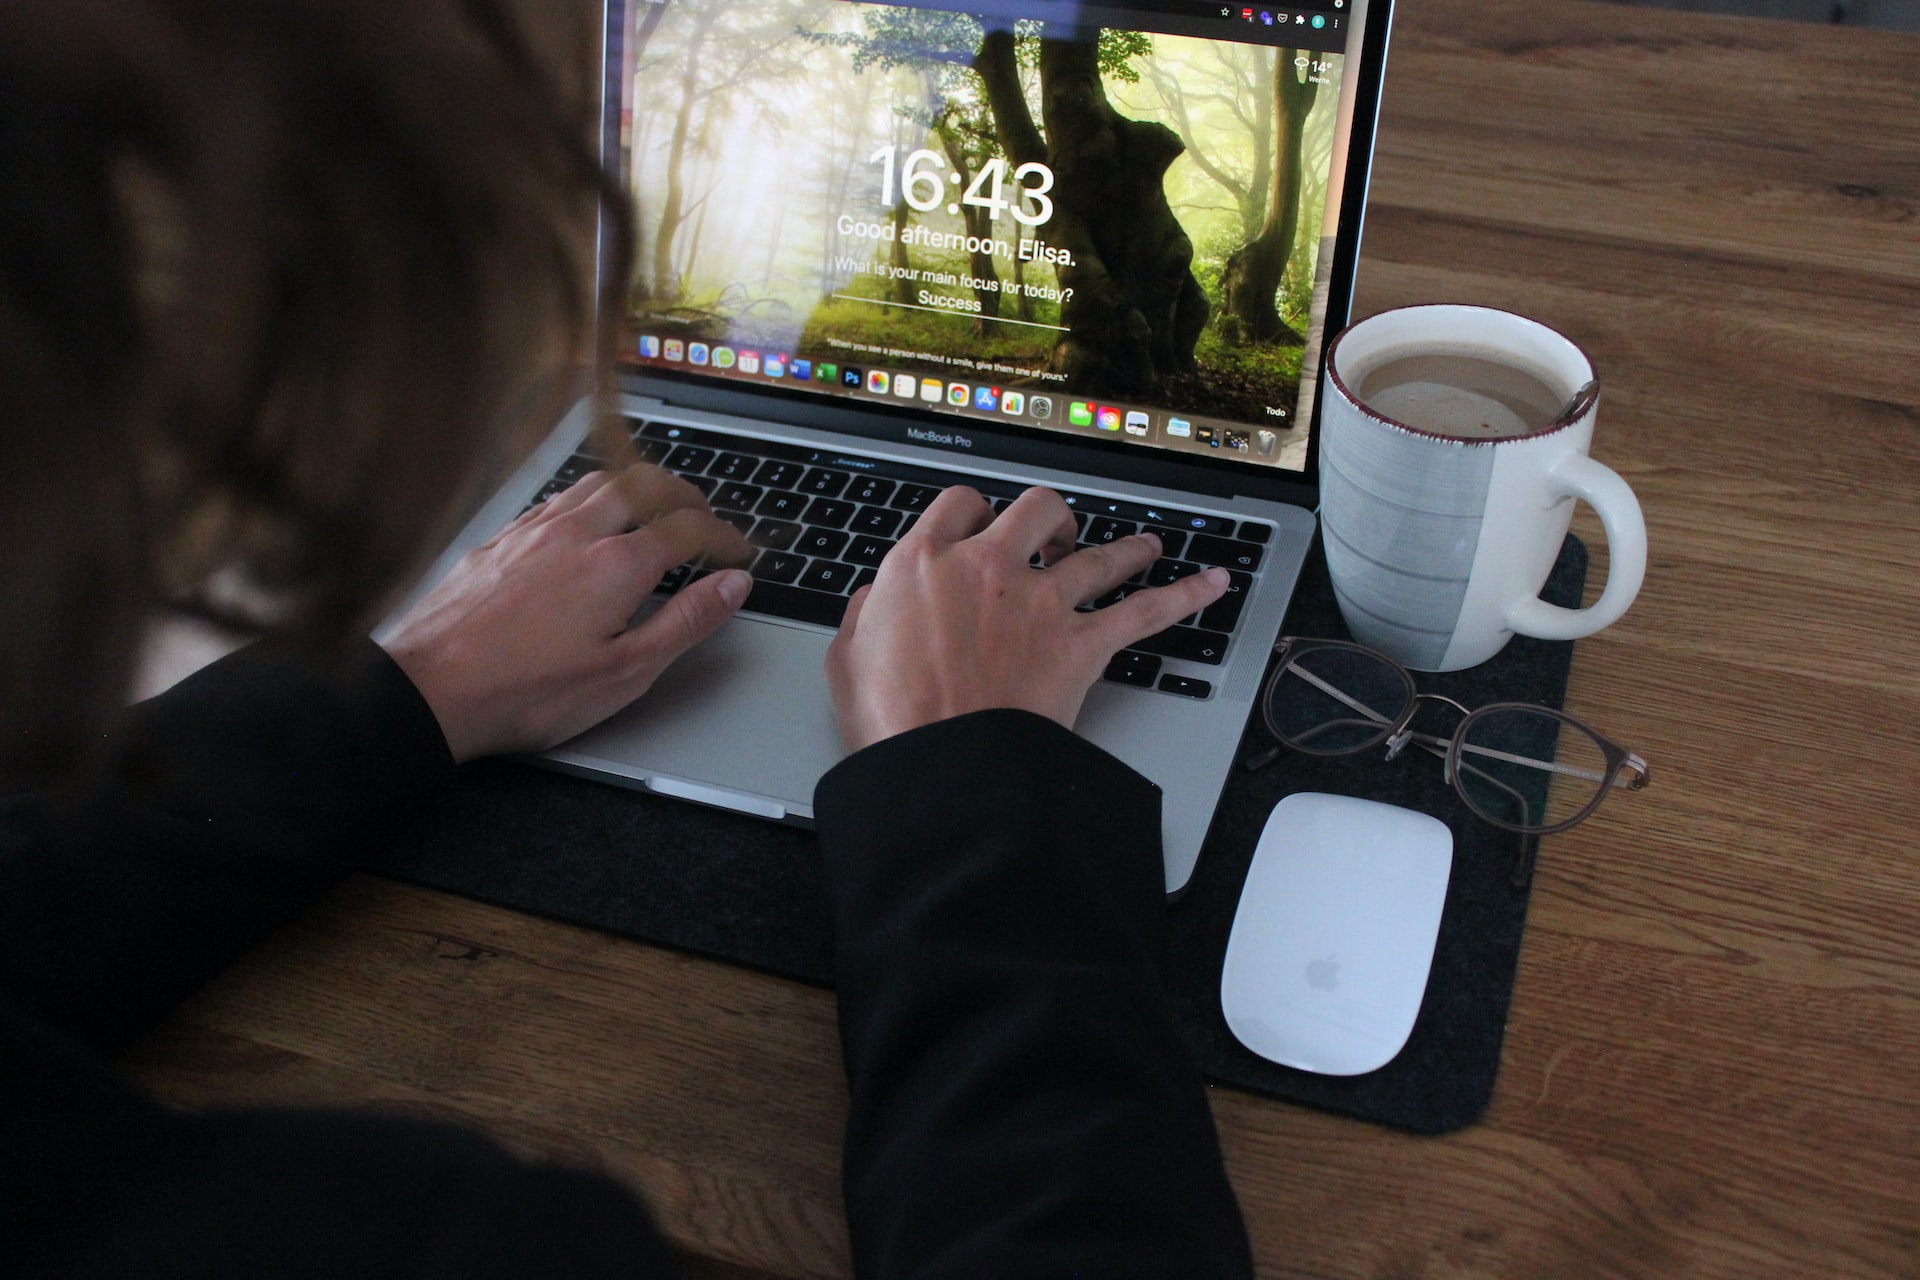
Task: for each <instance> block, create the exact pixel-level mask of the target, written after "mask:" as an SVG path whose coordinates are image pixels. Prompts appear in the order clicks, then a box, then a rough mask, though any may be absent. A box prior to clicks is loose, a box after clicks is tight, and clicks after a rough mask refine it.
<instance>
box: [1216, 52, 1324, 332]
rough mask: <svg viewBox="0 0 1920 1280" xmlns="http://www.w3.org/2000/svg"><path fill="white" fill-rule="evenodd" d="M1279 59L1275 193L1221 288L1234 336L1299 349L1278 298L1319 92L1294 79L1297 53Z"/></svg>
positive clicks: (1275, 76)
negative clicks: (1304, 146) (1304, 137)
mask: <svg viewBox="0 0 1920 1280" xmlns="http://www.w3.org/2000/svg"><path fill="white" fill-rule="evenodd" d="M1274 58H1275V62H1274V73H1273V129H1274V147H1273V188H1272V192H1271V194H1270V195H1269V197H1268V199H1267V218H1266V222H1265V224H1264V225H1262V226H1261V228H1260V234H1259V235H1257V236H1255V237H1254V238H1253V239H1251V240H1249V241H1248V242H1247V243H1246V244H1244V245H1242V246H1240V248H1238V249H1236V250H1234V251H1233V252H1232V253H1231V254H1229V255H1228V257H1227V263H1226V267H1225V269H1224V270H1223V271H1222V272H1221V273H1220V287H1221V292H1222V293H1223V294H1224V297H1225V302H1226V308H1227V313H1228V316H1229V318H1230V321H1231V323H1230V325H1229V326H1228V332H1229V336H1233V337H1237V338H1239V339H1240V340H1241V341H1243V342H1288V343H1294V344H1299V343H1302V342H1305V341H1306V339H1305V338H1304V337H1303V336H1302V335H1300V334H1297V333H1295V332H1294V331H1293V330H1291V329H1289V328H1287V326H1286V325H1285V324H1284V323H1282V321H1281V319H1280V308H1279V305H1278V298H1279V293H1280V277H1281V276H1282V274H1284V273H1285V271H1286V269H1287V259H1288V258H1290V257H1291V256H1292V255H1293V240H1294V233H1295V232H1296V231H1297V230H1298V229H1299V223H1300V178H1301V168H1302V155H1301V146H1300V134H1301V130H1302V129H1303V128H1304V127H1305V126H1306V123H1307V115H1308V113H1309V112H1311V111H1312V110H1313V98H1314V94H1315V93H1316V92H1318V90H1319V86H1318V85H1316V84H1314V83H1313V82H1312V81H1311V80H1306V79H1304V78H1303V77H1300V76H1296V75H1295V74H1294V71H1293V58H1294V51H1293V50H1291V49H1281V50H1278V51H1276V53H1275V55H1274Z"/></svg>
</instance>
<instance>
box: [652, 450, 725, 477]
mask: <svg viewBox="0 0 1920 1280" xmlns="http://www.w3.org/2000/svg"><path fill="white" fill-rule="evenodd" d="M712 461H713V450H711V449H701V448H697V447H695V446H694V445H690V444H683V445H681V446H679V447H678V448H676V449H675V450H674V451H673V452H672V453H669V454H668V455H667V460H666V461H665V462H663V463H661V464H660V465H661V466H663V467H665V468H666V469H667V470H669V471H680V472H688V471H696V472H697V471H703V470H705V469H706V466H707V464H708V463H709V462H712Z"/></svg>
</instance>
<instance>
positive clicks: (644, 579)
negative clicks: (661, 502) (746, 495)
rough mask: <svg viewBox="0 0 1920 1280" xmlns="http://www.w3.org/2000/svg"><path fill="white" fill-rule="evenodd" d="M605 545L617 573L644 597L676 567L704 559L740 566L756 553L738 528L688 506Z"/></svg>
mask: <svg viewBox="0 0 1920 1280" xmlns="http://www.w3.org/2000/svg"><path fill="white" fill-rule="evenodd" d="M604 545H605V547H606V551H605V553H604V554H606V555H608V556H611V557H614V558H615V559H616V560H617V562H618V565H619V567H618V570H617V571H618V572H619V573H620V574H621V575H622V576H624V577H630V578H632V579H633V580H634V581H635V582H637V583H639V584H640V585H641V586H642V588H643V589H642V591H641V595H642V596H644V595H645V594H646V593H647V592H650V591H652V590H653V588H654V587H655V586H656V585H658V584H659V581H660V578H661V576H662V575H663V574H665V573H666V572H667V570H669V569H671V568H673V567H674V566H675V565H680V564H686V563H688V562H690V561H696V560H699V559H701V558H702V557H705V558H706V559H708V560H709V561H711V562H712V563H715V564H739V563H742V562H744V561H745V560H746V558H747V557H748V556H750V555H752V553H753V548H752V547H750V546H748V545H747V540H746V538H744V537H742V536H741V533H740V531H739V530H738V529H736V528H734V527H733V526H732V525H730V524H728V523H727V522H726V521H724V520H722V519H720V517H718V516H716V515H714V514H713V513H712V512H709V511H706V510H694V509H692V508H687V507H683V508H681V509H680V510H678V511H670V512H668V513H667V514H666V515H664V516H661V517H660V518H659V519H658V520H655V521H654V522H653V523H652V524H648V525H643V526H642V527H640V528H638V529H635V530H634V531H633V532H632V533H625V534H620V535H618V536H616V537H611V538H608V539H606V540H605V543H604ZM636 603H637V601H636Z"/></svg>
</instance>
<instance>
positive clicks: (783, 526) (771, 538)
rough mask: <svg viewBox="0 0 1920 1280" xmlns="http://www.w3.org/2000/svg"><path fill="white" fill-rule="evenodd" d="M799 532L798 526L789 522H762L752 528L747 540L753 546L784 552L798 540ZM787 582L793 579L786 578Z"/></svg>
mask: <svg viewBox="0 0 1920 1280" xmlns="http://www.w3.org/2000/svg"><path fill="white" fill-rule="evenodd" d="M800 532H801V530H800V526H799V525H797V524H793V523H791V522H790V521H786V520H762V521H761V522H760V523H759V524H756V525H755V526H753V532H752V533H750V534H748V535H747V540H748V541H750V542H752V543H753V544H754V545H755V546H761V547H767V548H770V549H771V550H774V551H785V550H786V549H787V548H788V547H791V546H792V545H793V544H794V543H795V542H796V541H798V540H799V537H800ZM796 572H797V571H796ZM787 581H788V582H791V581H793V579H791V578H788V579H787Z"/></svg>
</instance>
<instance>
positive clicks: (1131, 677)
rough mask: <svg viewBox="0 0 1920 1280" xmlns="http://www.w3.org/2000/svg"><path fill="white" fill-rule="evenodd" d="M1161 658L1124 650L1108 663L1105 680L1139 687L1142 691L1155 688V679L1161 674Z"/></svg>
mask: <svg viewBox="0 0 1920 1280" xmlns="http://www.w3.org/2000/svg"><path fill="white" fill-rule="evenodd" d="M1159 671H1160V658H1159V656H1158V655H1156V654H1151V653H1135V652H1134V651H1133V650H1131V649H1122V650H1121V651H1120V652H1118V653H1116V654H1114V655H1113V660H1112V661H1111V662H1109V663H1107V669H1106V672H1105V673H1104V677H1103V678H1105V679H1108V680H1111V681H1113V682H1114V683H1116V684H1131V685H1138V686H1139V687H1140V688H1142V689H1151V688H1153V678H1154V676H1155V675H1157V674H1159Z"/></svg>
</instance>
